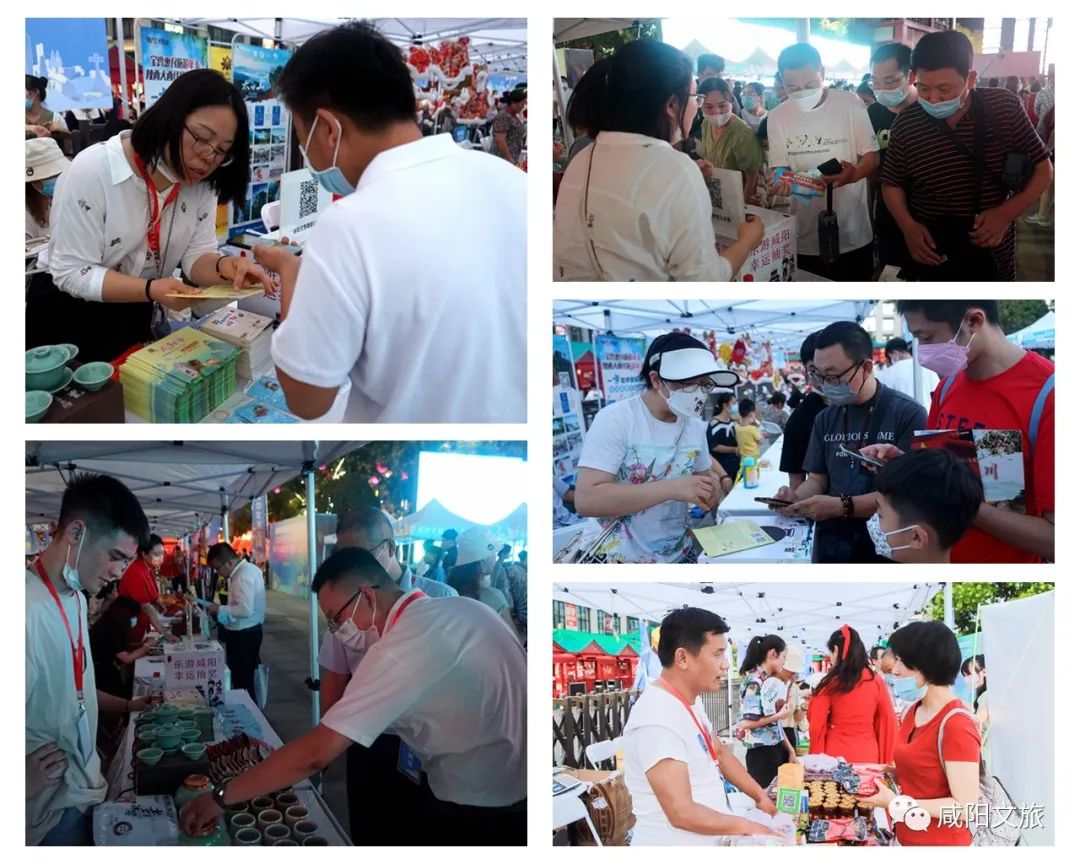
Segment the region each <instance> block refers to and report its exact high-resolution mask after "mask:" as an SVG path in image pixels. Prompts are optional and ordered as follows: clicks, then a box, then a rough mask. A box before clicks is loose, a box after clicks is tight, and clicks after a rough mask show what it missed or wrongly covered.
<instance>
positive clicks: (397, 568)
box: [375, 540, 402, 582]
mask: <svg viewBox="0 0 1080 864" xmlns="http://www.w3.org/2000/svg"><path fill="white" fill-rule="evenodd" d="M377 548H378V549H379V552H378V554H377V555H375V560H376V561H378V562H379V566H380V567H382V568H383V570H385V571H386V572H387V573H389V574H390V578H391V579H393V580H394V581H395V582H400V581H401V576H402V570H401V564H400V562H399V561H398V560H397V558H395V557H394V556H392V555H391V554H390V541H389V540H384V541H383V542H382V543H380V544H379V546H378V547H377Z"/></svg>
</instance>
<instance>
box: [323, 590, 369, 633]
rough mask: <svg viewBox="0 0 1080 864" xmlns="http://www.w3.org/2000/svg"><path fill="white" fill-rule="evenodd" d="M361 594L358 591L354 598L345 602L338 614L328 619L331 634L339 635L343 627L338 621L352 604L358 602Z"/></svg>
mask: <svg viewBox="0 0 1080 864" xmlns="http://www.w3.org/2000/svg"><path fill="white" fill-rule="evenodd" d="M361 593H362V591H357V592H356V593H355V594H353V595H352V597H350V598H349V599H348V600H346V601H345V603H344V605H343V606H342V607H341V608H340V609H338V610H337V612H335V613H334V614H333V615H331V616H329V617H328V618H327V619H326V629H327V630H328V631H329V632H331V633H337V631H338V630H339V629H341V626H342V625H341V624H340V623H338V619H339V618H340V617H341V613H342V612H344V611H345V609H346V608H347V607H348V605H349V604H350V603H354V602H355V601H356V598H357V597H359V596H360V594H361Z"/></svg>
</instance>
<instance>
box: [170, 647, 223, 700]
mask: <svg viewBox="0 0 1080 864" xmlns="http://www.w3.org/2000/svg"><path fill="white" fill-rule="evenodd" d="M224 686H225V649H224V648H223V647H222V645H221V643H220V642H216V641H209V642H194V643H190V644H189V643H187V642H183V641H181V642H178V643H176V644H175V645H170V646H169V648H168V649H167V650H166V652H165V689H166V690H195V689H200V688H201V689H202V691H203V693H204V694H206V693H208V692H209V690H210V688H211V687H213V689H214V690H215V691H216V692H218V693H220V692H222V691H223V689H224Z"/></svg>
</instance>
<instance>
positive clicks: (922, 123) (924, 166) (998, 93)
mask: <svg viewBox="0 0 1080 864" xmlns="http://www.w3.org/2000/svg"><path fill="white" fill-rule="evenodd" d="M979 94H980V95H981V96H982V101H983V104H984V105H985V106H986V108H987V110H988V111H989V112H991V113H992V114H993V115H994V117H995V118H996V120H997V126H998V128H999V129H1000V130H1001V136H1002V137H1003V138H1004V139H1005V147H1002V142H1001V141H1000V140H999V139H998V136H997V135H995V134H994V132H993V131H992V130H993V127H992V125H991V124H990V123H989V122H986V123H984V124H983V125H984V128H985V129H986V132H985V135H984V138H985V140H984V142H983V146H984V148H985V159H984V161H985V166H986V167H985V170H984V172H983V177H982V184H981V187H980V189H979V209H980V210H988V209H990V208H991V207H996V206H998V205H999V204H1001V203H1003V202H1004V201H1005V200H1006V199H1007V198H1008V197H1009V192H1008V190H1006V189H1005V188H1004V187H1002V186H1001V184H1000V182H999V178H1000V176H1001V171H1002V168H1003V167H1004V164H1005V155H1006V153H1023V154H1025V155H1026V156H1027V157H1028V158H1029V159H1031V161H1032V162H1033V163H1036V164H1037V163H1039V162H1041V161H1042V160H1043V159H1046V158H1047V157H1048V156H1049V151H1048V150H1047V149H1046V146H1045V145H1044V144H1043V143H1042V141H1040V140H1039V136H1038V135H1036V134H1035V130H1034V129H1033V128H1032V126H1031V121H1030V120H1029V119H1028V116H1027V114H1026V113H1025V112H1024V109H1023V106H1022V105H1021V104H1020V100H1019V99H1017V98H1016V95H1015V94H1013V93H1012V92H1010V91H1008V90H1002V89H993V88H992V89H988V90H983V89H981V88H980V89H979ZM953 129H954V131H955V132H956V134H957V135H958V136H959V138H960V140H961V141H962V142H963V143H964V144H965V145H966V146H967V147H968V148H970V150H971V151H972V152H974V150H975V116H974V112H973V111H972V110H970V108H969V110H968V111H967V113H965V114H964V116H963V117H961V118H960V121H959V122H958V123H957V124H956V126H954V127H953ZM881 182H882V183H885V184H888V185H890V186H899V187H900V188H902V189H903V190H904V192H905V193H906V195H907V207H908V211H909V212H910V213H911V215H912V218H914V219H915V221H917V222H921V223H924V224H925V223H927V222H929V221H932V220H934V219H937V218H941V217H946V216H974V214H973V213H972V207H973V205H974V194H973V190H974V187H975V160H974V159H973V158H972V156H971V155H968V154H964V155H962V154H961V153H960V151H959V149H958V148H957V147H956V145H955V143H954V142H953V140H952V139H951V138H950V137H949V136H948V135H946V134H945V133H944V132H942V131H941V129H940V128H939V127H938V124H937V121H935V120H933V119H932V118H931V117H930V115H929V114H927V113H926V111H924V110H923V109H922V107H921V106H920V105H918V104H915V105H912V106H910V107H908V108H905V109H904V110H903V111H902V112H900V116H899V117H897V118H896V122H895V123H893V126H892V129H891V131H890V135H889V158H888V161H887V162H886V163H885V166H884V168H883V169H882V172H881ZM993 254H994V261H995V263H996V264H997V268H998V274H999V276H1000V278H1001V279H1002V280H1013V279H1015V278H1016V225H1015V223H1014V224H1012V225H1010V226H1009V228H1008V230H1007V231H1006V232H1005V237H1004V239H1003V240H1002V242H1001V245H1000V246H998V247H997V248H996V249H994V250H993Z"/></svg>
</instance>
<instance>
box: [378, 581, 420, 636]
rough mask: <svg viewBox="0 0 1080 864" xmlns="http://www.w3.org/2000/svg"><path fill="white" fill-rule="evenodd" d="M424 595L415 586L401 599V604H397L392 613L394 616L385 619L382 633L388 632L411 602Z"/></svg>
mask: <svg viewBox="0 0 1080 864" xmlns="http://www.w3.org/2000/svg"><path fill="white" fill-rule="evenodd" d="M424 596H426V595H425V594H424V592H423V591H421V590H420V589H419V588H417V589H416V590H415V591H413V592H411V593H410V594H409V596H408V597H406V598H405V599H404V600H402V601H401V605H400V606H398V610H397V612H395V613H394V617H393V618H391V619H390V620H389V621H387V622H386V626H385V627H383V632H382V635H383V636H385V635H386V634H387V633H389V632H390V630H391V628H392V627H393V626H394V625H395V624H397V622H398V619H399V618H400V617H401V616H402V615H404V614H405V610H406V609H408V608H409V606H411V605H412V604H413V603H415V602H416V601H417V600H419V599H420V598H421V597H424Z"/></svg>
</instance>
